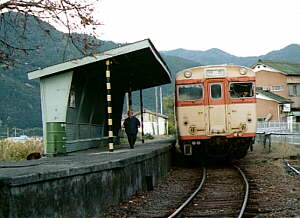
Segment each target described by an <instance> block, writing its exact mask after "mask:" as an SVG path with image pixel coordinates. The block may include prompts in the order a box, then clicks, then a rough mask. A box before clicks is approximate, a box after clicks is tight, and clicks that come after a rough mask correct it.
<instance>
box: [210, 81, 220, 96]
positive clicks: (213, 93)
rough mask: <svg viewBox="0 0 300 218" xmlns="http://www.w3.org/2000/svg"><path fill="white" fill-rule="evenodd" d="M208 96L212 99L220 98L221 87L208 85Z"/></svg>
mask: <svg viewBox="0 0 300 218" xmlns="http://www.w3.org/2000/svg"><path fill="white" fill-rule="evenodd" d="M210 95H211V97H212V99H220V98H222V85H221V84H211V85H210Z"/></svg>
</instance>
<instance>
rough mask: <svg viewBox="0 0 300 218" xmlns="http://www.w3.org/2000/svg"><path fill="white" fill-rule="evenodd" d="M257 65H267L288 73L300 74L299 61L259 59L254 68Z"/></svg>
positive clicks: (291, 74)
mask: <svg viewBox="0 0 300 218" xmlns="http://www.w3.org/2000/svg"><path fill="white" fill-rule="evenodd" d="M257 65H266V66H268V67H271V68H273V69H276V70H278V71H279V72H282V73H284V74H286V75H290V76H300V63H299V62H287V61H272V60H261V59H259V60H258V62H257V63H256V64H254V65H253V66H252V68H254V67H255V66H257Z"/></svg>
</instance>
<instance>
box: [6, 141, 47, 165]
mask: <svg viewBox="0 0 300 218" xmlns="http://www.w3.org/2000/svg"><path fill="white" fill-rule="evenodd" d="M42 148H43V146H42V143H41V142H40V141H35V140H27V141H26V142H24V143H22V142H13V141H8V140H1V141H0V161H11V160H26V157H27V155H28V154H30V153H34V152H39V153H43V152H42Z"/></svg>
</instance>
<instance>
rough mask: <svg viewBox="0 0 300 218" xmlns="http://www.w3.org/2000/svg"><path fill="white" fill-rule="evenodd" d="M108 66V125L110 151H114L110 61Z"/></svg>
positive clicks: (107, 62)
mask: <svg viewBox="0 0 300 218" xmlns="http://www.w3.org/2000/svg"><path fill="white" fill-rule="evenodd" d="M105 64H106V91H107V96H106V99H107V124H108V147H109V151H110V152H113V151H114V141H113V140H114V133H113V120H112V102H111V83H110V81H111V78H110V70H109V65H110V64H111V62H110V60H107V61H106V62H105Z"/></svg>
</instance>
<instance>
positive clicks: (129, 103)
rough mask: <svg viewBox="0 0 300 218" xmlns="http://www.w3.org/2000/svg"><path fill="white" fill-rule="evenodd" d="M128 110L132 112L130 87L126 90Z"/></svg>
mask: <svg viewBox="0 0 300 218" xmlns="http://www.w3.org/2000/svg"><path fill="white" fill-rule="evenodd" d="M128 111H131V112H132V94H131V88H129V91H128Z"/></svg>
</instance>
